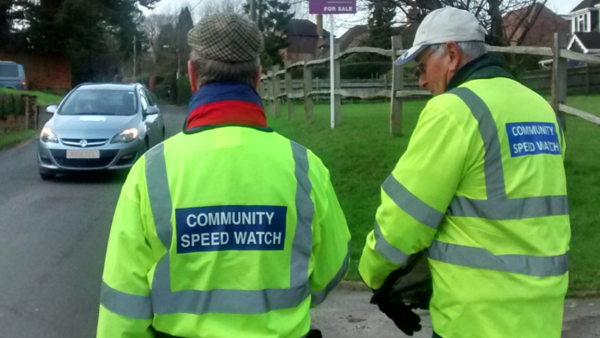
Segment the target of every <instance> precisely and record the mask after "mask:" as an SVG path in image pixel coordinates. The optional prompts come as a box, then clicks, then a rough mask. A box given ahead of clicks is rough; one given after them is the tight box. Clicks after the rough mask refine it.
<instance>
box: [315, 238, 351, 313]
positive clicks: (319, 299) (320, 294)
mask: <svg viewBox="0 0 600 338" xmlns="http://www.w3.org/2000/svg"><path fill="white" fill-rule="evenodd" d="M349 261H350V241H348V249H347V251H346V257H344V261H343V262H342V266H341V267H340V269H339V270H338V272H337V273H336V274H335V276H333V278H332V279H331V280H330V281H329V283H327V285H326V286H325V288H324V289H323V290H321V291H317V292H314V293H313V294H312V298H311V302H310V303H311V305H315V306H316V305H319V304H321V303H323V301H325V298H327V295H328V294H329V293H330V292H331V291H332V290H333V289H335V287H336V286H337V285H338V284H339V283H340V281H341V280H342V279H343V278H344V276H345V275H346V272H348V262H349Z"/></svg>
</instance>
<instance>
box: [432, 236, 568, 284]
mask: <svg viewBox="0 0 600 338" xmlns="http://www.w3.org/2000/svg"><path fill="white" fill-rule="evenodd" d="M428 255H429V258H431V259H435V260H437V261H441V262H445V263H450V264H455V265H461V266H466V267H470V268H478V269H487V270H495V271H502V272H511V273H518V274H523V275H528V276H533V277H550V276H562V275H564V274H565V273H566V272H567V271H568V270H569V252H568V251H567V252H566V253H564V254H562V255H558V256H546V257H541V256H528V255H498V256H495V255H493V254H492V253H491V252H489V251H487V250H486V249H482V248H473V247H468V246H463V245H457V244H448V243H444V242H440V241H437V240H435V241H434V242H433V243H432V245H431V247H430V248H429V250H428Z"/></svg>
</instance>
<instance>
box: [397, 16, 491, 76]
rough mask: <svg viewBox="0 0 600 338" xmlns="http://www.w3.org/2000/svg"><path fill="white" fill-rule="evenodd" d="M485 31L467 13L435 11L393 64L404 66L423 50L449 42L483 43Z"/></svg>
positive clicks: (475, 19) (427, 17)
mask: <svg viewBox="0 0 600 338" xmlns="http://www.w3.org/2000/svg"><path fill="white" fill-rule="evenodd" d="M485 35H486V32H485V29H484V28H483V27H482V26H481V25H480V24H479V21H478V20H477V18H476V17H475V15H473V14H472V13H471V12H469V11H465V10H462V9H458V8H454V7H450V6H448V7H444V8H440V9H436V10H435V11H433V12H431V13H429V14H427V16H426V17H425V19H424V20H423V22H421V25H420V26H419V28H418V29H417V34H416V35H415V42H414V43H413V47H412V48H411V49H409V50H407V51H406V52H405V53H404V54H402V55H400V57H399V58H398V59H397V60H396V61H395V62H394V64H395V65H396V66H404V65H406V64H407V63H409V62H411V61H413V60H414V58H415V57H417V55H419V53H421V52H422V51H423V50H424V49H425V48H427V47H429V46H431V45H434V44H438V43H446V42H450V41H454V42H467V41H481V42H485Z"/></svg>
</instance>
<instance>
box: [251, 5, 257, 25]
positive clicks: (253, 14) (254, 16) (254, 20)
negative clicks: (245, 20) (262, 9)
mask: <svg viewBox="0 0 600 338" xmlns="http://www.w3.org/2000/svg"><path fill="white" fill-rule="evenodd" d="M250 20H252V22H256V0H250Z"/></svg>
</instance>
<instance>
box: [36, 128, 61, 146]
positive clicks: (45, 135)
mask: <svg viewBox="0 0 600 338" xmlns="http://www.w3.org/2000/svg"><path fill="white" fill-rule="evenodd" d="M40 140H42V142H44V143H46V142H54V143H58V138H57V137H56V135H54V133H53V132H52V130H50V128H46V127H44V128H42V133H41V134H40Z"/></svg>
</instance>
